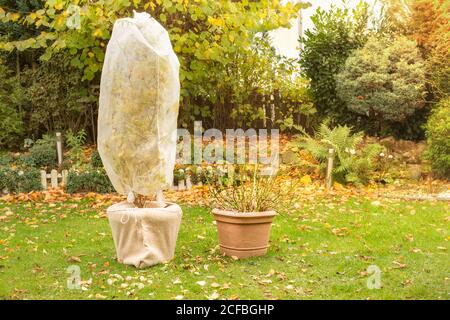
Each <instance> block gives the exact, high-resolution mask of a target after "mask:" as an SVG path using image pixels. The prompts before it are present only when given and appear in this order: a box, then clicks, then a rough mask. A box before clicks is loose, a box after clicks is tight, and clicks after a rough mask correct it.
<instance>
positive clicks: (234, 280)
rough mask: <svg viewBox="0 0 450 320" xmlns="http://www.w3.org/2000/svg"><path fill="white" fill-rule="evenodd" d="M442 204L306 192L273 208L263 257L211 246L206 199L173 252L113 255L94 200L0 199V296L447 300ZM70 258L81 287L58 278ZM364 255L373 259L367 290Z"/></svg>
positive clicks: (449, 277)
mask: <svg viewBox="0 0 450 320" xmlns="http://www.w3.org/2000/svg"><path fill="white" fill-rule="evenodd" d="M448 209H449V206H448V204H447V203H442V202H400V201H395V200H384V201H381V203H376V202H372V201H371V200H364V199H357V198H350V199H346V198H334V199H330V200H325V199H316V200H315V201H307V202H305V203H303V204H302V207H301V208H299V211H298V212H295V213H292V214H291V215H280V216H278V217H277V218H276V220H275V223H274V226H273V229H272V234H271V248H270V251H269V253H268V254H267V256H265V257H260V258H254V259H247V260H239V261H235V260H233V259H231V258H227V257H223V256H221V254H220V253H219V250H218V246H217V240H216V228H215V225H214V224H213V219H212V217H211V215H210V213H209V211H208V210H207V209H204V208H199V207H184V208H183V212H184V216H183V223H182V226H181V230H180V235H179V238H178V244H177V250H176V257H175V259H174V260H173V261H171V262H170V263H168V264H165V265H157V266H154V267H152V268H148V269H144V270H138V269H135V268H134V267H130V266H124V265H121V264H119V263H117V262H116V261H115V260H114V255H115V252H114V245H113V241H112V238H111V234H110V231H109V226H108V221H107V219H106V218H105V217H104V213H103V212H104V207H100V208H94V206H93V203H91V202H88V200H84V201H81V202H76V203H75V202H64V203H55V204H46V203H22V204H10V203H7V204H5V203H3V204H0V219H1V220H0V298H1V299H24V298H25V299H104V298H108V299H137V298H140V299H175V298H178V299H181V298H184V299H207V298H219V299H272V298H273V299H428V298H432V299H449V298H450V274H449V270H450V268H449V267H450V263H449V262H450V259H449V249H450V248H449V242H450V234H449V221H450V213H449V210H448ZM70 265H78V266H79V267H80V271H81V279H82V290H76V289H74V290H69V289H68V288H67V278H68V277H69V276H70V274H69V273H67V268H68V267H69V266H70ZM369 265H376V266H378V267H379V268H380V269H381V284H382V287H381V288H380V289H372V290H369V289H368V288H367V279H368V277H369V276H370V274H367V273H366V269H367V267H368V266H369Z"/></svg>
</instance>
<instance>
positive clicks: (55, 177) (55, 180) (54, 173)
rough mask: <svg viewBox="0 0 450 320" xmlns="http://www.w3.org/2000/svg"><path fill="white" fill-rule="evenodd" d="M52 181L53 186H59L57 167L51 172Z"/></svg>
mask: <svg viewBox="0 0 450 320" xmlns="http://www.w3.org/2000/svg"><path fill="white" fill-rule="evenodd" d="M50 181H51V185H52V188H58V171H56V170H55V169H53V170H52V171H51V172H50Z"/></svg>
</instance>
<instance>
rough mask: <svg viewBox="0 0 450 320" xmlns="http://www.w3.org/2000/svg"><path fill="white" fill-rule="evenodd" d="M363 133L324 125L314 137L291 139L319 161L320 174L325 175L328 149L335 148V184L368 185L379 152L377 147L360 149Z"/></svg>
mask: <svg viewBox="0 0 450 320" xmlns="http://www.w3.org/2000/svg"><path fill="white" fill-rule="evenodd" d="M363 137H364V134H363V133H362V132H357V133H352V128H350V127H348V126H337V127H334V128H330V127H329V126H328V122H323V123H322V124H321V125H320V127H319V128H318V130H317V132H316V134H315V137H312V136H310V135H308V134H307V133H306V132H303V134H302V135H301V136H299V137H297V138H296V139H295V140H294V143H295V145H296V146H297V147H299V148H302V149H305V150H307V151H308V152H309V153H311V155H312V156H313V157H314V158H315V159H316V160H317V161H318V163H319V168H320V170H321V172H325V170H326V167H327V161H328V152H329V149H334V152H335V161H334V167H333V172H332V173H333V178H334V179H335V180H336V181H341V182H351V183H355V184H360V183H367V182H368V181H369V179H370V175H371V173H372V171H373V161H374V159H375V158H376V156H377V155H378V154H379V153H380V152H381V151H382V149H383V147H382V146H380V145H379V144H368V145H366V146H365V147H364V148H359V145H360V144H361V142H362V139H363Z"/></svg>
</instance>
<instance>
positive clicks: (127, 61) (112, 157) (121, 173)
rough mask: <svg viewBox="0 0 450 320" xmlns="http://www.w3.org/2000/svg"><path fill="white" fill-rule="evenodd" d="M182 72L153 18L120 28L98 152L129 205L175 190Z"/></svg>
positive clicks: (121, 23) (104, 92) (109, 64)
mask: <svg viewBox="0 0 450 320" xmlns="http://www.w3.org/2000/svg"><path fill="white" fill-rule="evenodd" d="M179 67H180V64H179V61H178V58H177V56H176V55H175V53H174V51H173V49H172V45H171V43H170V39H169V35H168V33H167V31H166V30H165V29H164V28H163V27H162V26H161V25H160V24H159V23H158V22H157V21H156V20H155V19H153V18H152V17H150V15H148V14H147V13H136V12H135V13H134V17H133V18H124V19H119V20H117V21H116V22H115V24H114V28H113V32H112V36H111V39H110V41H109V43H108V47H107V50H106V56H105V61H104V65H103V71H102V77H101V85H100V108H99V115H98V150H99V153H100V156H101V158H102V161H103V164H104V166H105V169H106V172H107V174H108V176H109V178H110V180H111V182H112V184H113V186H114V188H115V189H116V191H117V192H119V193H121V194H125V195H128V196H129V199H130V198H134V194H139V195H143V196H148V195H153V194H155V193H158V191H160V190H162V189H165V188H168V187H169V186H170V185H171V184H172V181H173V167H174V165H175V154H176V139H177V117H178V106H179V96H180V82H179ZM130 202H131V201H130Z"/></svg>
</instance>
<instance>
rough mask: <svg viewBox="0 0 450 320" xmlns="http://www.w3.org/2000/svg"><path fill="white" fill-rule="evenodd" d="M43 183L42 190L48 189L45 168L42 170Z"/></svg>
mask: <svg viewBox="0 0 450 320" xmlns="http://www.w3.org/2000/svg"><path fill="white" fill-rule="evenodd" d="M41 185H42V190H47V172H45V170H41Z"/></svg>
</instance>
